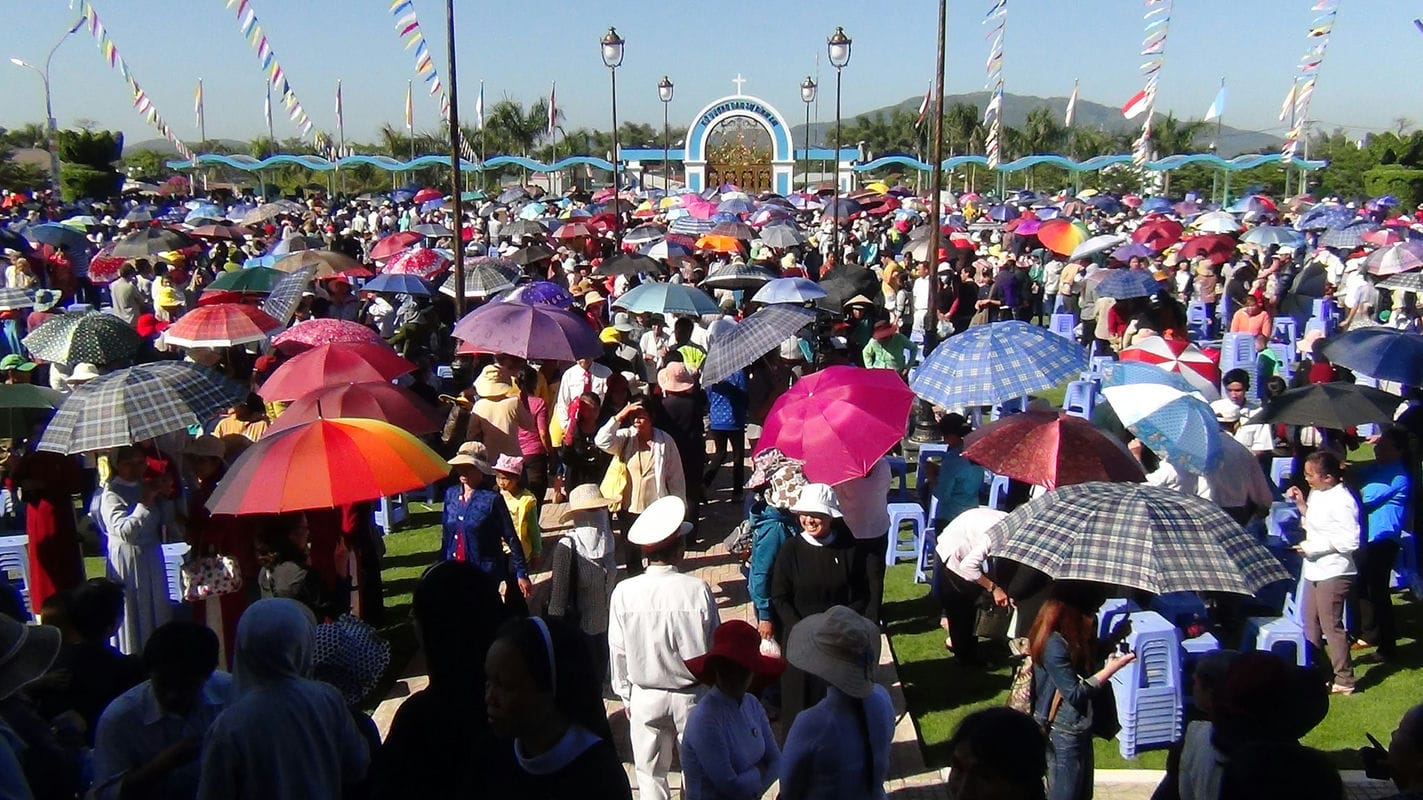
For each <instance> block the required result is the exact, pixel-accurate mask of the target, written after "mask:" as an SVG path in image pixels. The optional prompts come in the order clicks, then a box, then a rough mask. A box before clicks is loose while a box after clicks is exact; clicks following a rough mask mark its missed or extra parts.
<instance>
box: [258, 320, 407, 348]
mask: <svg viewBox="0 0 1423 800" xmlns="http://www.w3.org/2000/svg"><path fill="white" fill-rule="evenodd" d="M343 342H349V343H358V342H366V343H369V344H378V345H385V344H386V343H385V340H384V339H382V338H380V334H378V333H376V332H375V331H373V330H371V329H370V328H367V327H366V326H364V325H362V324H360V323H358V322H347V321H346V320H343V319H308V320H303V321H301V322H298V323H297V324H295V325H293V326H291V327H290V328H287V329H286V330H284V331H282V332H281V333H279V334H277V335H276V336H274V337H272V345H273V346H275V347H276V348H277V349H278V350H280V351H282V352H283V353H287V354H288V355H295V354H297V353H304V352H306V351H307V350H310V349H311V348H313V347H316V346H317V345H322V344H339V343H343ZM386 346H387V347H389V345H386Z"/></svg>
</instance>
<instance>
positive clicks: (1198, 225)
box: [1191, 211, 1242, 233]
mask: <svg viewBox="0 0 1423 800" xmlns="http://www.w3.org/2000/svg"><path fill="white" fill-rule="evenodd" d="M1191 227H1192V228H1195V229H1196V230H1198V231H1205V232H1206V233H1236V232H1238V231H1240V230H1241V228H1242V226H1241V224H1240V221H1239V220H1237V219H1236V218H1235V215H1234V214H1231V213H1229V212H1226V211H1211V212H1209V213H1206V214H1202V215H1200V216H1199V217H1196V221H1195V222H1192V223H1191Z"/></svg>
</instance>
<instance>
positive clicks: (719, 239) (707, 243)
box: [697, 234, 741, 253]
mask: <svg viewBox="0 0 1423 800" xmlns="http://www.w3.org/2000/svg"><path fill="white" fill-rule="evenodd" d="M697 249H698V250H710V251H711V252H713V253H739V252H741V240H740V239H737V238H736V237H735V236H718V235H716V234H707V235H706V236H703V237H702V238H700V239H698V240H697Z"/></svg>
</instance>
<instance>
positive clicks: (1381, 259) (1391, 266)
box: [1364, 240, 1423, 277]
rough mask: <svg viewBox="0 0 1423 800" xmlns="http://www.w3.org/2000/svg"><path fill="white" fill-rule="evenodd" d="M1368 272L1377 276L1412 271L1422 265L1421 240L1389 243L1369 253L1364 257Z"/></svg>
mask: <svg viewBox="0 0 1423 800" xmlns="http://www.w3.org/2000/svg"><path fill="white" fill-rule="evenodd" d="M1364 266H1365V267H1367V268H1368V270H1369V272H1371V273H1373V274H1374V275H1378V276H1379V277H1386V276H1389V275H1397V274H1399V273H1400V272H1412V271H1414V270H1416V269H1418V268H1420V267H1423V240H1413V241H1407V242H1399V243H1397V244H1391V245H1389V246H1388V247H1381V248H1379V249H1378V250H1375V251H1373V252H1372V253H1369V257H1368V258H1366V259H1364Z"/></svg>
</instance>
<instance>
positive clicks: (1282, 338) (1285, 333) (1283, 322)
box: [1270, 317, 1299, 348]
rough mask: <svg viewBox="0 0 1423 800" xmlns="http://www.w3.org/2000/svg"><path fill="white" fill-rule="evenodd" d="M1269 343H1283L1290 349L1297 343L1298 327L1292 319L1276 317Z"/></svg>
mask: <svg viewBox="0 0 1423 800" xmlns="http://www.w3.org/2000/svg"><path fill="white" fill-rule="evenodd" d="M1270 341H1272V342H1284V343H1285V344H1287V345H1289V346H1290V347H1291V348H1293V347H1294V346H1295V342H1297V341H1299V326H1298V325H1297V324H1295V318H1294V317H1276V318H1275V326H1274V328H1273V329H1271V331H1270Z"/></svg>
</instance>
